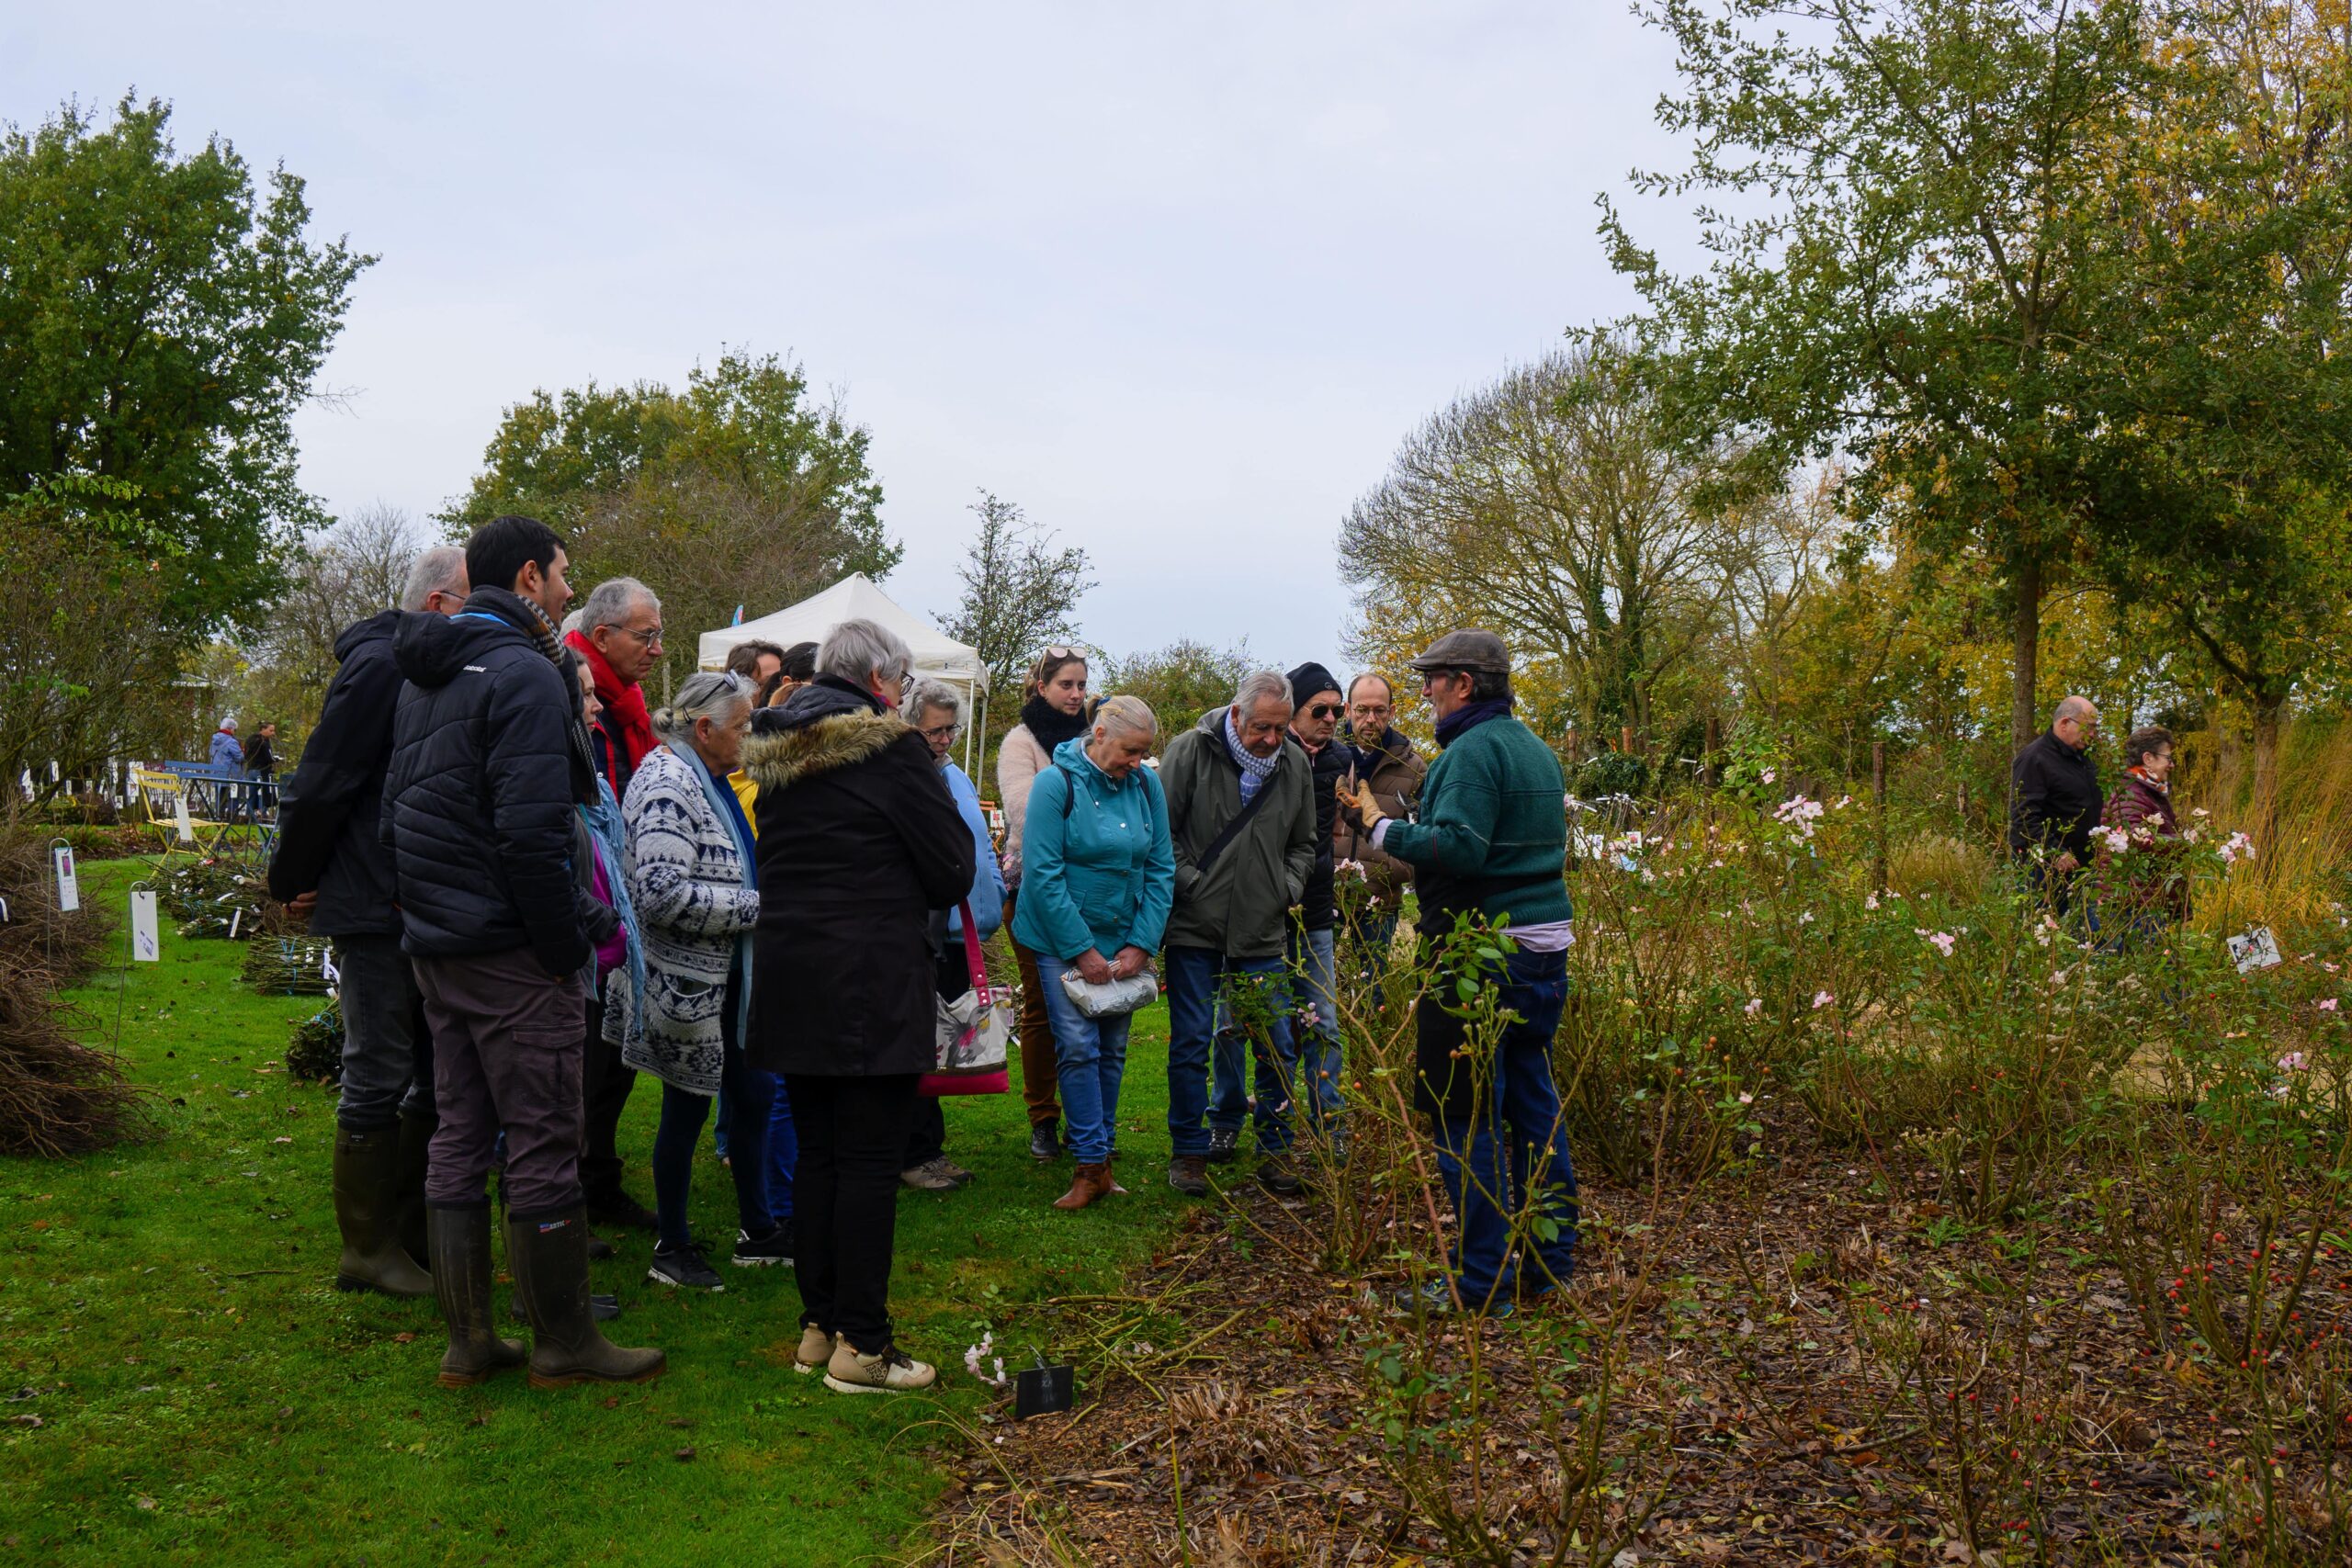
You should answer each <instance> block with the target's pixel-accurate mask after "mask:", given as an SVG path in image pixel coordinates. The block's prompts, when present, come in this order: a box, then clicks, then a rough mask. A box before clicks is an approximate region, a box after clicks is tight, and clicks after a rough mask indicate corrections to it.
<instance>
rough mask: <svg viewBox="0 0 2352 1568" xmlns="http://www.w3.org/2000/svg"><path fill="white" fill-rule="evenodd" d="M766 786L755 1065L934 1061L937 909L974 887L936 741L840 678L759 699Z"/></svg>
mask: <svg viewBox="0 0 2352 1568" xmlns="http://www.w3.org/2000/svg"><path fill="white" fill-rule="evenodd" d="M743 768H744V771H745V772H747V773H750V774H751V775H752V780H753V781H754V782H755V783H757V784H758V785H759V786H760V793H759V798H758V799H757V801H756V802H755V803H754V809H755V811H756V812H757V814H758V818H759V838H760V923H759V928H758V930H757V931H755V932H754V933H753V934H752V1026H751V1032H750V1035H749V1036H748V1038H747V1039H746V1041H745V1048H746V1050H747V1052H748V1054H749V1056H750V1060H751V1064H752V1066H755V1067H759V1068H762V1069H763V1070H764V1071H767V1072H772V1073H804V1074H809V1075H810V1076H813V1077H881V1076H884V1075H888V1074H895V1073H924V1072H929V1071H930V1070H931V1069H932V1067H933V1065H934V1063H935V1061H936V1050H937V1045H936V1042H937V1030H936V1020H937V1017H938V1011H939V1010H938V1002H937V991H936V988H935V986H934V973H935V965H934V963H933V956H932V946H931V937H930V927H931V912H932V911H933V909H942V908H952V907H953V906H954V905H955V904H956V900H958V899H960V898H962V897H965V895H967V893H969V892H970V891H971V887H972V872H973V846H972V830H971V829H969V828H967V827H966V826H965V824H964V818H963V814H962V813H960V812H959V811H957V810H956V801H955V798H954V797H953V796H952V795H949V794H948V793H947V784H946V781H945V780H944V779H943V778H942V777H941V776H940V773H939V769H938V767H937V766H936V765H935V764H934V763H933V761H932V757H931V748H930V747H929V746H927V745H925V744H924V743H923V739H922V736H920V735H918V734H916V733H915V732H914V731H913V730H912V729H910V728H908V727H907V725H906V722H905V721H904V720H902V719H900V718H899V717H898V716H896V715H895V714H889V713H885V712H882V711H879V709H878V708H877V707H876V705H875V704H874V702H873V700H872V699H871V698H869V697H867V696H866V695H865V694H864V693H863V692H860V691H858V690H857V689H856V688H855V687H854V686H851V685H850V684H848V683H847V682H842V681H838V680H835V679H834V678H833V677H831V676H820V677H819V678H818V680H817V681H816V682H814V683H813V684H811V685H808V686H804V687H802V688H801V689H800V690H799V691H797V692H795V693H793V694H792V695H791V696H790V697H789V698H787V699H786V702H785V705H784V706H783V707H782V708H780V709H766V710H763V711H762V712H761V713H760V714H759V715H758V716H756V718H755V719H754V721H753V724H752V736H751V739H749V740H747V741H746V742H745V743H744V746H743Z"/></svg>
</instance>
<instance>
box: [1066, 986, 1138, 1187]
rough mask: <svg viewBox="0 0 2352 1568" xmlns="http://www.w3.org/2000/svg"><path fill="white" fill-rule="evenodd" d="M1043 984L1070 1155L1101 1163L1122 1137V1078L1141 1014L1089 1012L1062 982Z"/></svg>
mask: <svg viewBox="0 0 2352 1568" xmlns="http://www.w3.org/2000/svg"><path fill="white" fill-rule="evenodd" d="M1043 989H1044V991H1045V995H1046V1018H1047V1019H1048V1020H1050V1021H1052V1023H1053V1026H1054V1076H1055V1077H1056V1079H1057V1081H1058V1084H1059V1087H1060V1089H1061V1092H1062V1122H1063V1125H1064V1127H1065V1129H1066V1131H1067V1134H1068V1138H1069V1152H1070V1157H1071V1158H1072V1159H1074V1160H1076V1161H1077V1162H1078V1163H1079V1164H1080V1165H1101V1164H1102V1163H1103V1161H1105V1160H1107V1159H1109V1158H1110V1157H1111V1145H1112V1144H1114V1142H1116V1141H1117V1134H1118V1122H1119V1080H1120V1079H1121V1078H1122V1077H1125V1075H1126V1070H1127V1026H1128V1025H1129V1024H1131V1023H1133V1022H1134V1021H1135V1015H1134V1014H1132V1013H1121V1014H1120V1015H1119V1016H1118V1017H1116V1018H1089V1017H1087V1016H1086V1015H1085V1014H1084V1013H1082V1012H1080V1011H1079V1010H1078V1008H1077V1007H1076V1006H1075V1005H1074V1004H1073V1003H1072V1002H1071V1001H1070V999H1069V997H1067V996H1065V995H1064V994H1063V993H1062V988H1061V986H1060V985H1059V983H1058V982H1057V983H1054V984H1049V985H1047V986H1046V987H1043Z"/></svg>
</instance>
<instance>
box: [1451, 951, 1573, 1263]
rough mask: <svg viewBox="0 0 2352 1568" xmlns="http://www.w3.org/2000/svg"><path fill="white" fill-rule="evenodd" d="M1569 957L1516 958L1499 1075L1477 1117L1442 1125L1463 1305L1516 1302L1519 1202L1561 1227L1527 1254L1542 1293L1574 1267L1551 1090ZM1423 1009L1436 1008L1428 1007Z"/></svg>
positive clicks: (1479, 1102)
mask: <svg viewBox="0 0 2352 1568" xmlns="http://www.w3.org/2000/svg"><path fill="white" fill-rule="evenodd" d="M1567 968H1568V959H1567V954H1566V953H1512V954H1510V956H1509V957H1508V958H1506V959H1505V960H1504V961H1503V968H1502V972H1501V973H1500V974H1499V975H1498V976H1494V979H1495V980H1496V982H1497V983H1498V984H1499V985H1500V986H1501V987H1502V991H1503V995H1502V998H1501V999H1502V1005H1503V1006H1504V1007H1505V1008H1507V1009H1508V1010H1510V1012H1511V1013H1512V1014H1513V1015H1515V1016H1514V1018H1513V1020H1512V1021H1511V1022H1510V1023H1508V1024H1505V1025H1504V1026H1503V1030H1502V1035H1501V1038H1500V1039H1498V1041H1497V1042H1496V1043H1495V1054H1494V1071H1493V1073H1492V1075H1491V1077H1490V1078H1489V1080H1488V1082H1487V1084H1486V1085H1485V1086H1484V1087H1483V1089H1482V1090H1481V1092H1480V1093H1479V1094H1478V1095H1477V1096H1476V1104H1475V1106H1474V1108H1473V1109H1472V1111H1470V1113H1469V1114H1466V1115H1459V1116H1456V1115H1448V1116H1445V1117H1443V1118H1441V1119H1440V1120H1439V1122H1438V1127H1437V1163H1438V1171H1439V1174H1440V1175H1442V1177H1443V1178H1444V1179H1445V1190H1446V1192H1447V1194H1448V1195H1449V1196H1450V1197H1452V1198H1453V1212H1454V1213H1455V1215H1456V1216H1457V1218H1458V1220H1459V1223H1460V1224H1461V1227H1462V1234H1461V1237H1460V1241H1459V1244H1458V1245H1457V1246H1456V1247H1454V1249H1453V1251H1454V1267H1455V1269H1456V1271H1457V1274H1458V1285H1459V1288H1460V1290H1461V1292H1462V1299H1463V1300H1464V1302H1465V1303H1469V1304H1470V1305H1472V1306H1476V1305H1478V1304H1480V1303H1485V1302H1488V1301H1495V1300H1505V1299H1508V1298H1509V1297H1510V1294H1511V1292H1512V1291H1513V1289H1514V1288H1515V1286H1516V1285H1517V1284H1518V1280H1517V1279H1516V1275H1517V1273H1518V1270H1519V1264H1520V1257H1519V1256H1514V1255H1513V1254H1512V1252H1511V1250H1510V1206H1511V1204H1512V1203H1513V1201H1517V1202H1518V1203H1519V1204H1521V1205H1525V1206H1527V1207H1529V1208H1530V1209H1531V1211H1532V1212H1533V1213H1540V1214H1541V1215H1543V1216H1544V1218H1545V1219H1547V1220H1548V1221H1549V1222H1550V1223H1551V1224H1554V1225H1555V1226H1556V1227H1557V1229H1556V1231H1555V1234H1554V1235H1552V1236H1551V1237H1550V1238H1548V1239H1546V1238H1545V1237H1544V1236H1543V1235H1540V1234H1537V1233H1535V1232H1533V1231H1532V1230H1531V1233H1530V1234H1529V1235H1528V1236H1527V1237H1526V1238H1525V1242H1526V1246H1525V1249H1524V1250H1525V1251H1530V1252H1532V1254H1533V1256H1534V1258H1535V1260H1536V1262H1537V1264H1538V1265H1539V1270H1538V1277H1537V1278H1535V1279H1533V1280H1530V1281H1529V1283H1530V1285H1531V1287H1532V1288H1533V1289H1535V1290H1536V1291H1538V1292H1541V1291H1543V1290H1547V1289H1550V1288H1552V1287H1553V1286H1555V1285H1556V1284H1565V1283H1566V1280H1567V1279H1568V1275H1569V1273H1570V1272H1571V1271H1572V1270H1573V1269H1575V1267H1576V1246H1577V1219H1578V1216H1579V1211H1578V1209H1577V1173H1576V1168H1575V1166H1574V1165H1573V1164H1571V1163H1570V1161H1569V1158H1568V1135H1567V1129H1566V1125H1565V1123H1564V1120H1563V1118H1562V1116H1561V1113H1560V1093H1559V1090H1558V1089H1557V1088H1555V1086H1554V1084H1553V1082H1552V1036H1553V1034H1554V1033H1555V1032H1557V1031H1558V1029H1559V1027H1560V1010H1561V1009H1562V1007H1563V1006H1564V1005H1566V1001H1567V995H1568V979H1567ZM1421 1005H1422V1006H1424V1007H1426V1006H1429V1005H1430V1003H1429V1002H1427V1001H1424V1002H1423V1003H1422V1004H1421Z"/></svg>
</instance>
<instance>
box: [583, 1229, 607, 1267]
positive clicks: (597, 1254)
mask: <svg viewBox="0 0 2352 1568" xmlns="http://www.w3.org/2000/svg"><path fill="white" fill-rule="evenodd" d="M612 1260H613V1244H612V1243H611V1242H609V1241H606V1240H605V1238H604V1237H603V1236H600V1235H597V1234H596V1233H595V1232H594V1231H590V1232H589V1233H588V1261H589V1262H591V1263H609V1262H611V1261H612Z"/></svg>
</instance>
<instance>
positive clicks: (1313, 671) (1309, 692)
mask: <svg viewBox="0 0 2352 1568" xmlns="http://www.w3.org/2000/svg"><path fill="white" fill-rule="evenodd" d="M1339 689H1340V682H1338V680H1337V679H1335V678H1334V677H1333V676H1332V674H1331V672H1330V671H1329V670H1326V669H1324V668H1323V666H1321V665H1320V664H1317V663H1316V662H1315V660H1312V659H1310V660H1307V661H1306V663H1304V664H1302V665H1300V666H1299V667H1298V668H1297V669H1295V670H1294V671H1291V672H1290V700H1291V705H1292V706H1293V707H1305V706H1306V699H1307V698H1309V697H1311V696H1313V695H1314V694H1316V693H1317V692H1336V691H1338V690H1339Z"/></svg>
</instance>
